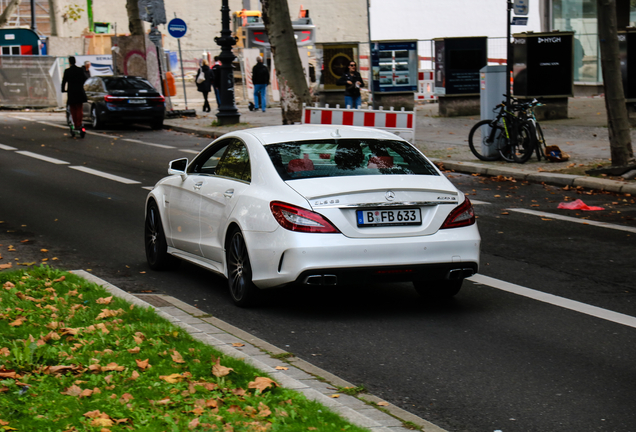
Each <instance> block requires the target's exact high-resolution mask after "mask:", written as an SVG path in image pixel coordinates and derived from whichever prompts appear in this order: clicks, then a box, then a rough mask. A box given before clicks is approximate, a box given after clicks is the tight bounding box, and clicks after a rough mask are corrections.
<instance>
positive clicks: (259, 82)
mask: <svg viewBox="0 0 636 432" xmlns="http://www.w3.org/2000/svg"><path fill="white" fill-rule="evenodd" d="M252 83H253V84H254V110H257V109H258V107H259V100H260V107H261V109H262V110H263V112H265V109H266V108H267V86H268V85H269V69H267V66H265V65H264V64H263V57H261V56H258V57H256V64H255V65H254V67H253V68H252Z"/></svg>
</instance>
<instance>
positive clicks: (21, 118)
mask: <svg viewBox="0 0 636 432" xmlns="http://www.w3.org/2000/svg"><path fill="white" fill-rule="evenodd" d="M10 117H13V118H15V119H18V120H25V121H35V120H33V119H30V118H28V117H20V116H10Z"/></svg>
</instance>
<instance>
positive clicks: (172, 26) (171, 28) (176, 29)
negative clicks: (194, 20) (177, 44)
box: [168, 18, 188, 39]
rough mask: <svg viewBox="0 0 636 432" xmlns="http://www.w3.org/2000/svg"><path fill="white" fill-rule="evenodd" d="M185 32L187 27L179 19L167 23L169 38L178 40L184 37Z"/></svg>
mask: <svg viewBox="0 0 636 432" xmlns="http://www.w3.org/2000/svg"><path fill="white" fill-rule="evenodd" d="M187 31H188V26H187V25H186V23H185V21H184V20H182V19H181V18H173V19H171V20H170V22H169V23H168V33H170V36H172V37H173V38H177V39H179V38H181V37H183V36H185V34H186V32H187Z"/></svg>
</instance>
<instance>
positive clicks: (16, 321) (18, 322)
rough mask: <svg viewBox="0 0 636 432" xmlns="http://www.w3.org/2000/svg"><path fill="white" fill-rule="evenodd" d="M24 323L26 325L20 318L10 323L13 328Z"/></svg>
mask: <svg viewBox="0 0 636 432" xmlns="http://www.w3.org/2000/svg"><path fill="white" fill-rule="evenodd" d="M22 323H24V318H18V319H17V320H15V321H13V322H12V323H9V325H10V326H11V327H19V326H21V325H22Z"/></svg>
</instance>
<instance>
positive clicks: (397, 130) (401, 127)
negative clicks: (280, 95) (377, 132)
mask: <svg viewBox="0 0 636 432" xmlns="http://www.w3.org/2000/svg"><path fill="white" fill-rule="evenodd" d="M303 124H325V125H343V126H367V127H374V128H377V129H384V130H387V131H389V132H392V133H394V134H396V135H397V136H400V137H402V138H404V139H406V140H408V141H411V142H413V140H414V139H415V112H413V111H393V109H391V110H389V111H383V110H362V109H343V108H339V106H338V107H336V108H329V105H327V106H326V107H324V108H320V107H318V106H316V107H307V106H305V107H304V113H303Z"/></svg>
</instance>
